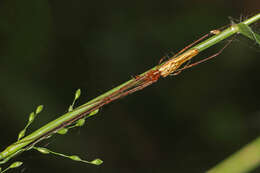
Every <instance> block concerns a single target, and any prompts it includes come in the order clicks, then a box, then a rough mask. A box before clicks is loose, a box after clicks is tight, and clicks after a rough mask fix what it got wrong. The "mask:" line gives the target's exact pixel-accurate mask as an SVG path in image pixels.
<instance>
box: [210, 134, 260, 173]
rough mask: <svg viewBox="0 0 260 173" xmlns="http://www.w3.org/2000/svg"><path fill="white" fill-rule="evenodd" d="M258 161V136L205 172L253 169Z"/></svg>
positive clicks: (247, 170) (222, 172)
mask: <svg viewBox="0 0 260 173" xmlns="http://www.w3.org/2000/svg"><path fill="white" fill-rule="evenodd" d="M259 163H260V137H258V138H257V139H255V140H254V141H252V142H251V143H250V144H248V145H246V146H244V147H243V148H242V149H240V150H239V151H237V152H236V153H234V154H233V155H231V156H229V157H228V158H227V159H225V160H223V161H222V162H220V163H219V164H218V165H216V166H215V167H213V168H211V169H210V170H208V171H207V173H243V172H250V171H252V170H254V169H255V168H256V167H257V166H258V165H259Z"/></svg>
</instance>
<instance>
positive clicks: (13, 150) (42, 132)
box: [0, 14, 260, 164]
mask: <svg viewBox="0 0 260 173" xmlns="http://www.w3.org/2000/svg"><path fill="white" fill-rule="evenodd" d="M259 19H260V14H257V15H255V16H253V17H251V18H250V19H247V20H246V21H244V22H243V23H244V24H246V25H249V24H251V23H254V22H256V21H257V20H259ZM235 33H239V29H238V27H236V25H232V26H230V27H229V28H227V29H226V30H224V31H222V32H221V33H219V34H217V35H215V36H212V37H210V38H209V39H207V40H205V41H203V42H201V43H200V44H197V45H196V46H194V47H192V48H191V49H197V50H199V51H200V52H201V51H203V50H205V49H207V48H209V47H211V46H213V45H215V44H217V43H218V42H220V41H222V40H223V39H226V38H228V37H230V36H232V35H234V34H235ZM184 53H185V52H184ZM161 65H162V64H161ZM158 67H160V65H159V66H155V67H153V68H152V69H150V70H148V71H146V72H144V73H143V74H141V75H139V76H140V77H141V76H143V75H145V74H147V73H148V72H150V71H151V70H154V69H156V68H158ZM134 80H135V79H131V80H129V81H127V82H125V83H123V84H121V85H119V86H118V87H115V88H114V89H111V90H110V91H108V92H106V93H104V94H103V95H100V96H98V97H96V98H95V99H93V100H91V101H89V102H87V103H86V104H83V105H82V106H79V107H78V108H76V109H74V110H73V111H70V112H68V113H66V114H64V115H62V116H61V117H59V118H57V119H56V120H53V121H51V122H50V123H48V124H46V125H44V126H43V127H41V128H40V129H38V130H36V131H34V132H33V133H31V134H29V135H28V136H26V137H24V138H22V139H21V140H19V141H17V142H15V143H13V144H11V145H10V146H8V147H7V148H6V149H5V150H4V151H2V152H1V153H0V164H3V163H5V162H6V161H8V160H9V159H11V158H12V157H14V156H15V155H16V154H18V153H21V152H23V151H26V150H29V149H31V148H32V147H33V146H34V145H35V144H36V143H38V142H39V141H41V140H43V139H45V138H47V137H49V136H50V135H52V134H54V133H56V131H58V130H59V129H61V128H63V127H64V126H67V125H70V123H71V122H74V121H75V120H77V118H78V117H82V116H84V115H87V114H89V113H91V112H92V111H95V110H96V109H98V108H99V107H101V106H103V105H104V104H103V105H101V106H100V105H99V104H100V102H99V100H101V99H102V98H106V97H107V96H109V95H110V94H112V93H114V92H116V91H119V90H120V89H121V88H122V87H124V86H126V85H127V84H129V83H131V82H133V81H134Z"/></svg>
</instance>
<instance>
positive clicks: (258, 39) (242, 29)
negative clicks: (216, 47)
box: [237, 23, 260, 45]
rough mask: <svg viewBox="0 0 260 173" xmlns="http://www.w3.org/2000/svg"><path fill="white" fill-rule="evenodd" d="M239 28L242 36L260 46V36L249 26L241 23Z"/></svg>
mask: <svg viewBox="0 0 260 173" xmlns="http://www.w3.org/2000/svg"><path fill="white" fill-rule="evenodd" d="M237 26H238V28H239V33H240V34H242V35H244V36H246V37H248V38H249V39H251V40H254V41H256V43H257V44H259V45H260V35H258V34H257V33H255V32H254V31H253V30H252V29H251V28H250V27H249V26H248V25H246V24H244V23H239V24H237Z"/></svg>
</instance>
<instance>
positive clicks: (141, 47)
mask: <svg viewBox="0 0 260 173" xmlns="http://www.w3.org/2000/svg"><path fill="white" fill-rule="evenodd" d="M259 7H260V1H259V0H248V1H228V0H218V1H217V0H212V1H206V0H190V1H187V0H183V1H181V0H179V1H170V0H166V1H138V0H132V1H86V0H74V1H66V0H64V1H57V0H56V1H55V0H53V1H44V0H1V1H0V136H1V139H0V140H1V142H0V148H1V150H2V149H4V148H5V147H6V146H7V145H9V144H11V143H12V142H14V141H15V140H16V138H17V134H18V132H19V131H20V130H21V129H22V128H23V127H24V125H25V123H26V121H27V118H28V114H29V113H30V112H31V111H33V110H34V109H35V108H36V106H37V105H40V104H44V105H45V110H44V112H43V113H42V114H41V115H40V116H39V117H38V118H37V121H35V122H34V124H33V126H32V127H31V128H30V131H31V132H32V131H33V130H35V129H37V128H39V127H41V126H42V125H44V124H46V123H47V122H49V121H51V120H53V119H55V118H57V117H58V116H60V115H62V114H64V113H65V112H66V110H67V109H68V106H69V105H70V104H71V102H72V99H73V95H74V91H75V90H76V89H77V88H81V89H82V96H81V98H80V101H79V102H78V105H80V104H83V103H85V102H87V101H88V100H89V99H92V98H94V97H96V96H98V95H100V94H102V93H103V92H105V91H107V90H108V89H111V88H113V87H115V86H117V85H119V84H121V83H123V82H125V81H127V80H129V79H130V78H131V76H134V75H137V74H140V73H142V72H144V71H146V70H148V69H149V68H151V67H153V66H155V65H157V64H158V62H159V60H160V58H161V57H162V56H164V55H165V53H169V52H171V51H172V52H177V51H178V50H180V49H182V48H183V47H185V46H186V45H187V44H189V43H191V42H192V41H194V40H196V39H198V38H199V37H201V36H202V35H204V34H205V33H208V32H209V31H210V30H213V29H216V28H219V27H221V26H224V25H227V24H230V23H231V21H230V19H229V18H228V17H229V16H231V17H233V18H235V19H238V20H239V18H240V15H243V17H249V16H251V15H253V14H256V13H258V12H259ZM256 29H257V28H256ZM258 29H259V24H258ZM225 43H227V42H226V41H224V42H221V43H220V44H218V45H216V46H214V47H212V48H210V49H208V50H206V51H205V52H203V53H202V54H201V55H200V56H198V58H197V60H198V59H199V58H203V57H207V56H209V55H212V54H214V53H216V52H217V51H218V50H219V49H221V48H222V47H223V46H224V45H225ZM259 53H260V52H259V47H257V46H256V45H255V43H254V42H253V41H249V40H247V39H243V38H241V37H236V38H235V39H234V41H233V43H232V44H231V45H230V46H229V47H228V48H227V49H225V51H224V52H223V53H222V54H221V55H220V56H218V57H217V58H216V59H214V60H211V61H209V62H207V63H204V64H201V65H199V66H196V67H194V68H192V69H189V70H187V71H185V72H183V73H181V74H180V75H178V76H172V77H167V78H165V79H162V80H159V81H158V82H157V83H156V84H154V85H152V86H150V87H148V88H146V89H144V90H142V91H140V92H138V93H135V94H133V95H131V96H128V97H126V98H124V99H120V100H119V101H116V102H114V103H111V104H109V105H107V106H105V107H104V108H102V109H101V112H100V113H99V114H97V116H95V117H93V118H92V119H90V120H89V121H88V122H87V124H86V126H84V127H82V128H80V129H73V130H71V131H70V132H69V133H68V134H67V135H65V136H57V137H56V138H54V139H50V140H49V142H48V144H49V145H48V148H50V149H52V150H54V151H57V152H62V153H66V154H78V155H79V156H81V157H82V158H85V159H87V160H92V159H94V158H97V157H98V158H101V159H102V160H104V164H103V165H101V166H98V167H97V166H93V165H87V164H83V163H78V162H73V161H71V160H68V159H63V158H59V157H56V156H50V155H42V154H40V153H37V152H33V151H32V152H27V153H24V154H23V155H21V156H19V157H18V158H17V159H18V160H22V161H23V162H25V164H24V165H23V168H22V169H20V170H14V172H21V171H22V172H23V171H24V172H26V173H31V172H64V173H72V172H88V173H110V172H111V173H133V172H134V173H151V172H153V173H168V172H194V173H195V172H204V171H206V170H207V169H209V168H211V167H212V166H214V165H216V164H217V163H218V162H219V161H221V160H223V159H224V158H226V157H227V156H229V155H230V154H232V153H234V152H235V151H237V150H238V149H240V148H241V147H242V146H244V145H245V144H247V143H249V142H250V141H252V140H253V139H255V138H256V137H258V136H259V134H260V125H259V124H260V107H259V98H260V91H259V87H260V82H259V77H258V76H259V74H260V68H259V65H260V59H259V55H260V54H259ZM194 61H196V58H195V60H193V62H194ZM258 171H260V170H258ZM258 171H257V170H256V171H255V172H258Z"/></svg>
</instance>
